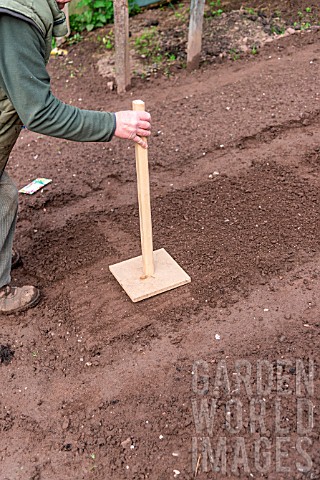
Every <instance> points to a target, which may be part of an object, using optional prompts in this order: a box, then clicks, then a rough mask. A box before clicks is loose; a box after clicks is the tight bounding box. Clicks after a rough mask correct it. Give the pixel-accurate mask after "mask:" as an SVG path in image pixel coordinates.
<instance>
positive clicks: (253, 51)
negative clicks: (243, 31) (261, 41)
mask: <svg viewBox="0 0 320 480" xmlns="http://www.w3.org/2000/svg"><path fill="white" fill-rule="evenodd" d="M251 53H252V55H257V54H258V48H257V46H256V45H253V47H252V49H251Z"/></svg>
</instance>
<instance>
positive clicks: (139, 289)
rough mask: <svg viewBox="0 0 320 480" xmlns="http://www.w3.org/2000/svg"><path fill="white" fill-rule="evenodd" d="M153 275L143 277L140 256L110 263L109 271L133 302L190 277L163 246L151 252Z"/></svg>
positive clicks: (183, 282) (166, 289) (178, 284)
mask: <svg viewBox="0 0 320 480" xmlns="http://www.w3.org/2000/svg"><path fill="white" fill-rule="evenodd" d="M153 258H154V267H155V268H154V270H155V272H154V276H153V277H147V278H145V279H142V277H143V268H142V256H141V255H140V256H139V257H135V258H131V259H129V260H125V261H124V262H120V263H116V264H115V265H110V267H109V268H110V271H111V273H112V274H113V275H114V276H115V278H116V279H117V280H118V282H119V283H120V285H121V286H122V288H123V289H124V290H125V291H126V293H127V294H128V296H129V297H130V298H131V300H132V301H133V302H139V301H140V300H144V299H145V298H149V297H153V296H154V295H158V294H159V293H163V292H166V291H168V290H172V289H173V288H176V287H180V286H181V285H185V284H186V283H189V282H191V278H190V277H189V275H187V273H186V272H185V271H184V270H183V269H182V268H181V267H180V266H179V265H178V264H177V262H176V261H175V260H174V259H173V258H172V257H171V256H170V255H169V253H167V252H166V251H165V249H164V248H161V249H160V250H156V251H154V252H153Z"/></svg>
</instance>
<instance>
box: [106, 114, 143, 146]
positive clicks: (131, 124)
mask: <svg viewBox="0 0 320 480" xmlns="http://www.w3.org/2000/svg"><path fill="white" fill-rule="evenodd" d="M115 115H116V131H115V132H114V134H115V136H116V137H118V138H124V139H127V140H133V141H134V142H136V143H138V144H139V145H141V147H143V148H148V144H147V142H146V141H145V140H144V139H143V138H141V137H148V136H149V135H150V134H151V132H150V128H151V125H150V120H151V116H150V113H148V112H145V111H133V110H127V111H124V112H116V114H115Z"/></svg>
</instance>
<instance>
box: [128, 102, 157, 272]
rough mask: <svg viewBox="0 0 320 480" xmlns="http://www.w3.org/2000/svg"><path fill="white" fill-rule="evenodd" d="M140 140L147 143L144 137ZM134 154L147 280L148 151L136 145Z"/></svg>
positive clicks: (138, 107)
mask: <svg viewBox="0 0 320 480" xmlns="http://www.w3.org/2000/svg"><path fill="white" fill-rule="evenodd" d="M132 109H133V110H135V111H143V110H145V104H144V102H143V101H142V100H134V101H133V102H132ZM142 138H143V140H144V141H147V139H146V138H145V137H142ZM135 152H136V169H137V188H138V202H139V217H140V236H141V248H142V263H143V277H144V278H147V277H151V276H152V275H153V274H154V260H153V242H152V221H151V205H150V182H149V166H148V150H147V149H145V148H143V147H141V146H140V145H139V144H137V143H136V145H135Z"/></svg>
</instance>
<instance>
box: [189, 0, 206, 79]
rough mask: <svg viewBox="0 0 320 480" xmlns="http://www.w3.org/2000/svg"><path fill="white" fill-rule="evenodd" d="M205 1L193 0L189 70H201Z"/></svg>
mask: <svg viewBox="0 0 320 480" xmlns="http://www.w3.org/2000/svg"><path fill="white" fill-rule="evenodd" d="M204 4H205V0H191V6H190V23H189V33H188V48H187V69H188V70H189V71H191V70H194V69H195V68H199V63H200V54H201V44H202V24H203V14H204Z"/></svg>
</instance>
